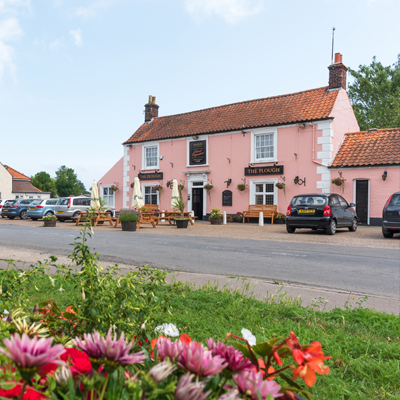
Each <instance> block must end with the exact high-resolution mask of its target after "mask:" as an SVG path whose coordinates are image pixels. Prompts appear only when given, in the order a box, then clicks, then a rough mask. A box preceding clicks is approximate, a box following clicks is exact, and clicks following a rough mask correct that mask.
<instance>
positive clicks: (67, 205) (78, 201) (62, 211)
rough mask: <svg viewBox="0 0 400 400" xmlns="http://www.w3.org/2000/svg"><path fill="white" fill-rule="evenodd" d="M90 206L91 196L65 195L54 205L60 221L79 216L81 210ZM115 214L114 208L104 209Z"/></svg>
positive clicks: (85, 209)
mask: <svg viewBox="0 0 400 400" xmlns="http://www.w3.org/2000/svg"><path fill="white" fill-rule="evenodd" d="M89 208H90V197H85V196H76V197H63V198H61V199H59V200H58V203H57V204H56V205H55V207H54V211H55V215H56V216H57V219H58V220H59V221H60V222H64V221H65V220H67V219H72V218H73V217H77V216H78V215H79V214H78V213H79V212H84V211H87V210H88V209H89ZM104 212H108V213H111V214H113V215H114V210H113V209H112V208H111V207H108V208H106V209H105V210H104Z"/></svg>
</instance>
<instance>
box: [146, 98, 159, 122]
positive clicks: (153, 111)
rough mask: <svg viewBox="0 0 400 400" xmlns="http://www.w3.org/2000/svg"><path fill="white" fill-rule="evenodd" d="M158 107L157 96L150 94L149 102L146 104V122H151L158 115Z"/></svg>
mask: <svg viewBox="0 0 400 400" xmlns="http://www.w3.org/2000/svg"><path fill="white" fill-rule="evenodd" d="M158 108H159V106H158V105H157V104H156V98H155V96H151V95H150V96H149V102H148V103H147V104H145V105H144V122H151V121H152V120H153V118H157V117H158Z"/></svg>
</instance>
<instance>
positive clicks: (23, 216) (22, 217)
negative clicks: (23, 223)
mask: <svg viewBox="0 0 400 400" xmlns="http://www.w3.org/2000/svg"><path fill="white" fill-rule="evenodd" d="M19 217H20V218H21V219H28V214H27V213H26V211H25V210H22V211H21V212H20V214H19Z"/></svg>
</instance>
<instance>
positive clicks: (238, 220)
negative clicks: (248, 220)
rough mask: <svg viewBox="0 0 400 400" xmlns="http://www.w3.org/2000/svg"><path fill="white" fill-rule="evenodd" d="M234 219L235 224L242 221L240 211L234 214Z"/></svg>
mask: <svg viewBox="0 0 400 400" xmlns="http://www.w3.org/2000/svg"><path fill="white" fill-rule="evenodd" d="M234 218H235V221H236V222H242V220H243V213H242V212H241V211H238V212H237V213H236V215H235V216H234Z"/></svg>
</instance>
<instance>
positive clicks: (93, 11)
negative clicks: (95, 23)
mask: <svg viewBox="0 0 400 400" xmlns="http://www.w3.org/2000/svg"><path fill="white" fill-rule="evenodd" d="M117 1H118V0H96V1H94V2H93V3H92V4H90V5H89V6H87V7H77V8H75V9H74V11H73V14H74V15H75V16H77V17H82V18H93V17H95V16H97V15H98V14H99V13H100V12H103V11H107V10H108V9H109V8H110V7H112V6H113V5H115V4H116V3H117Z"/></svg>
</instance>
